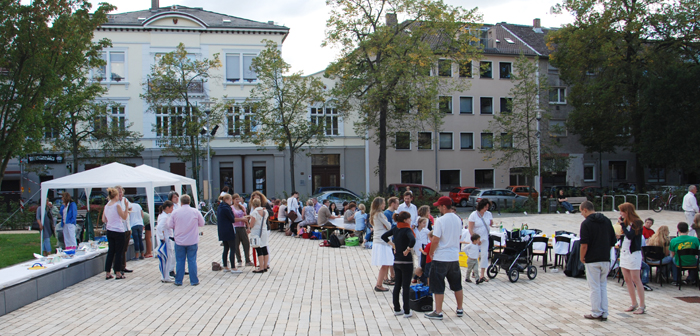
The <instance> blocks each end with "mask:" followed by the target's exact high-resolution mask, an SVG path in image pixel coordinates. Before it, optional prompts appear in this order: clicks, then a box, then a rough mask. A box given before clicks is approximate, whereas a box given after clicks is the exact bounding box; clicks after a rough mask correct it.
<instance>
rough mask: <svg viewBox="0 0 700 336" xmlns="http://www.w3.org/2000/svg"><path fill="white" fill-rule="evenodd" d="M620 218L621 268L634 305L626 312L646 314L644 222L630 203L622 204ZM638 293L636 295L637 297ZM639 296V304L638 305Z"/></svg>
mask: <svg viewBox="0 0 700 336" xmlns="http://www.w3.org/2000/svg"><path fill="white" fill-rule="evenodd" d="M618 209H619V210H620V218H619V219H618V224H620V226H621V227H622V232H623V235H622V243H621V244H620V268H621V269H622V275H623V276H624V278H625V284H626V285H627V292H628V293H629V295H630V299H632V305H631V306H629V308H627V309H625V311H626V312H634V314H644V312H645V309H646V304H645V302H644V285H643V284H642V278H641V276H640V270H641V268H642V227H643V226H644V222H643V221H642V219H641V218H639V216H638V215H637V212H636V211H635V209H634V205H632V203H629V202H625V203H622V204H620V206H619V207H618ZM635 291H636V295H635ZM637 296H639V304H637Z"/></svg>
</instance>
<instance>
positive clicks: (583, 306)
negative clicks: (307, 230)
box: [0, 211, 700, 336]
mask: <svg viewBox="0 0 700 336" xmlns="http://www.w3.org/2000/svg"><path fill="white" fill-rule="evenodd" d="M606 215H608V216H609V217H611V218H616V217H617V214H615V213H612V212H610V213H606ZM462 216H463V217H464V215H462ZM640 216H641V217H642V218H646V217H649V216H652V217H654V218H655V219H656V221H657V224H656V225H655V228H656V227H658V226H659V225H669V227H670V228H671V232H672V234H674V233H675V231H676V230H675V224H676V223H677V222H678V221H680V220H683V214H682V213H680V212H667V211H664V212H662V213H660V214H654V213H652V212H647V211H640ZM582 219H583V217H581V216H580V215H579V214H571V215H565V214H561V215H529V216H521V217H511V216H509V217H505V218H504V219H503V223H504V227H507V228H510V226H511V225H512V224H517V225H519V224H520V223H528V224H529V226H530V228H540V229H542V230H544V232H545V233H548V234H551V233H553V232H554V230H560V229H561V230H569V231H574V232H577V233H578V226H579V224H580V222H581V220H582ZM495 221H496V222H499V221H500V219H499V217H498V216H497V215H496V219H495ZM511 221H512V224H511ZM202 231H203V232H204V236H203V237H202V239H201V241H200V245H199V255H198V261H199V277H200V281H201V285H199V286H197V287H193V286H189V279H188V278H187V276H186V277H185V281H184V286H182V287H176V286H174V285H172V284H163V283H161V282H160V281H159V273H158V266H157V261H156V260H155V259H147V260H142V261H132V262H129V264H128V265H129V266H128V267H129V268H131V269H133V270H134V273H131V274H127V279H126V280H108V281H105V280H104V275H103V274H100V275H97V276H94V277H92V278H90V279H88V280H85V281H83V282H80V283H78V284H76V285H74V286H72V287H69V288H67V289H65V290H63V291H61V292H58V293H56V294H53V295H51V296H48V297H46V298H44V299H41V300H39V301H37V302H34V303H32V304H29V305H27V306H25V307H23V308H21V309H19V310H16V311H14V312H11V313H9V314H7V315H5V316H2V317H0V335H3V336H5V335H88V334H90V335H224V334H226V335H248V334H252V335H331V334H333V335H438V334H442V335H461V334H467V335H474V334H479V335H487V334H489V335H496V334H497V335H511V334H513V335H545V334H546V335H560V334H568V335H584V334H585V335H603V334H613V333H616V334H620V333H625V334H634V335H646V334H654V335H660V334H677V335H689V334H697V333H698V330H700V319H698V318H697V316H700V304H698V303H686V302H684V301H681V300H679V299H677V297H688V296H695V297H697V296H700V291H699V290H698V289H697V287H691V286H687V287H684V288H683V290H682V291H679V290H678V287H673V286H671V285H670V284H669V285H664V286H663V288H661V287H659V285H658V284H656V283H651V284H650V285H651V287H652V288H654V291H652V292H646V299H647V309H648V310H647V314H645V315H641V316H637V315H632V314H630V313H624V312H623V310H624V309H625V308H627V306H628V305H629V304H630V301H629V297H628V294H627V290H626V288H625V287H622V286H620V284H618V283H617V281H616V280H614V281H612V280H611V282H609V286H608V295H609V300H610V312H611V313H610V317H609V319H608V321H607V322H599V321H590V320H585V319H583V317H582V316H583V315H584V314H587V313H589V307H590V306H589V300H588V295H589V292H588V287H587V284H586V280H585V279H584V278H569V277H566V276H565V275H564V274H563V272H561V271H560V272H557V273H554V272H551V271H549V272H547V273H544V272H542V269H541V268H540V269H539V271H540V272H539V273H538V275H537V278H536V279H535V280H533V281H530V280H528V279H527V278H526V277H521V278H520V280H519V281H518V282H517V283H510V282H509V281H508V278H507V276H506V275H505V273H504V272H503V271H501V273H499V274H498V276H497V277H496V278H495V279H493V280H491V281H490V282H488V283H484V284H480V285H478V286H477V285H474V284H466V283H464V285H465V287H464V289H465V290H464V297H465V300H464V303H465V306H464V310H465V316H464V317H461V318H459V317H456V315H455V309H456V303H455V299H454V295H452V293H451V292H449V291H448V292H447V293H446V294H447V295H446V296H445V299H446V300H445V305H444V311H445V318H444V320H442V321H434V320H428V319H426V318H424V317H423V313H414V316H413V317H412V318H410V319H405V318H404V317H403V316H398V317H397V316H394V314H393V307H392V304H391V292H386V293H377V292H374V291H373V290H372V288H373V286H374V283H375V280H376V276H377V272H378V268H377V267H374V266H371V265H370V253H371V251H370V250H367V249H364V248H362V247H343V248H340V249H334V248H329V247H324V248H321V247H319V246H318V244H319V242H318V241H314V240H304V239H294V238H290V237H286V236H285V235H284V234H282V233H279V232H273V233H272V234H271V239H270V241H271V256H272V260H271V270H270V272H268V273H264V274H255V273H251V271H252V270H253V268H252V267H246V268H245V269H244V272H243V273H242V274H240V275H233V274H231V273H223V272H212V271H211V262H212V261H220V259H221V251H222V248H221V247H220V246H219V242H218V240H217V234H216V232H217V231H216V226H209V225H208V226H206V227H204V228H203V230H202ZM535 264H536V265H540V264H541V262H540V261H535ZM462 271H463V273H464V272H465V271H466V270H465V269H463V270H462Z"/></svg>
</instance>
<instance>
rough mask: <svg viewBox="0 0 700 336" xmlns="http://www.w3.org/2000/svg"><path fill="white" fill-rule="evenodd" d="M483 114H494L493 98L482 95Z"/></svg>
mask: <svg viewBox="0 0 700 336" xmlns="http://www.w3.org/2000/svg"><path fill="white" fill-rule="evenodd" d="M480 101H481V114H493V98H491V97H481V98H480Z"/></svg>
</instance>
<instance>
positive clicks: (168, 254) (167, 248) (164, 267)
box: [156, 201, 175, 282]
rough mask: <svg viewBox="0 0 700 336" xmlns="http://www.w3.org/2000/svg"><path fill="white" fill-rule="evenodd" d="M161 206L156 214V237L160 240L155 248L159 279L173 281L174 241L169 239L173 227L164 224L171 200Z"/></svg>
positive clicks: (171, 204)
mask: <svg viewBox="0 0 700 336" xmlns="http://www.w3.org/2000/svg"><path fill="white" fill-rule="evenodd" d="M161 208H162V210H163V211H162V212H161V213H160V215H158V221H157V222H158V225H157V226H156V237H158V241H159V242H160V244H159V245H158V249H157V250H156V256H157V257H158V268H159V269H160V281H161V282H173V280H172V279H171V278H170V273H171V272H172V271H173V270H175V242H174V241H173V240H171V239H170V238H171V237H173V229H168V228H167V226H166V225H165V224H166V223H167V222H168V220H169V219H170V214H171V213H172V212H173V202H171V201H165V202H163V205H162V206H161Z"/></svg>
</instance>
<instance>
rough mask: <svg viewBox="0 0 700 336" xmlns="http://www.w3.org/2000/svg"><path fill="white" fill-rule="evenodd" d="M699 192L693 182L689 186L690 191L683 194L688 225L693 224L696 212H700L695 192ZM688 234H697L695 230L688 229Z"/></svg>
mask: <svg viewBox="0 0 700 336" xmlns="http://www.w3.org/2000/svg"><path fill="white" fill-rule="evenodd" d="M697 192H698V187H696V186H695V185H694V184H691V185H690V187H688V193H687V194H685V196H683V211H685V220H686V222H687V223H688V225H693V221H694V220H695V214H696V213H698V212H700V210H699V209H698V201H697V199H695V194H696V193H697ZM688 235H690V236H695V235H696V233H695V230H690V231H688Z"/></svg>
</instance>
